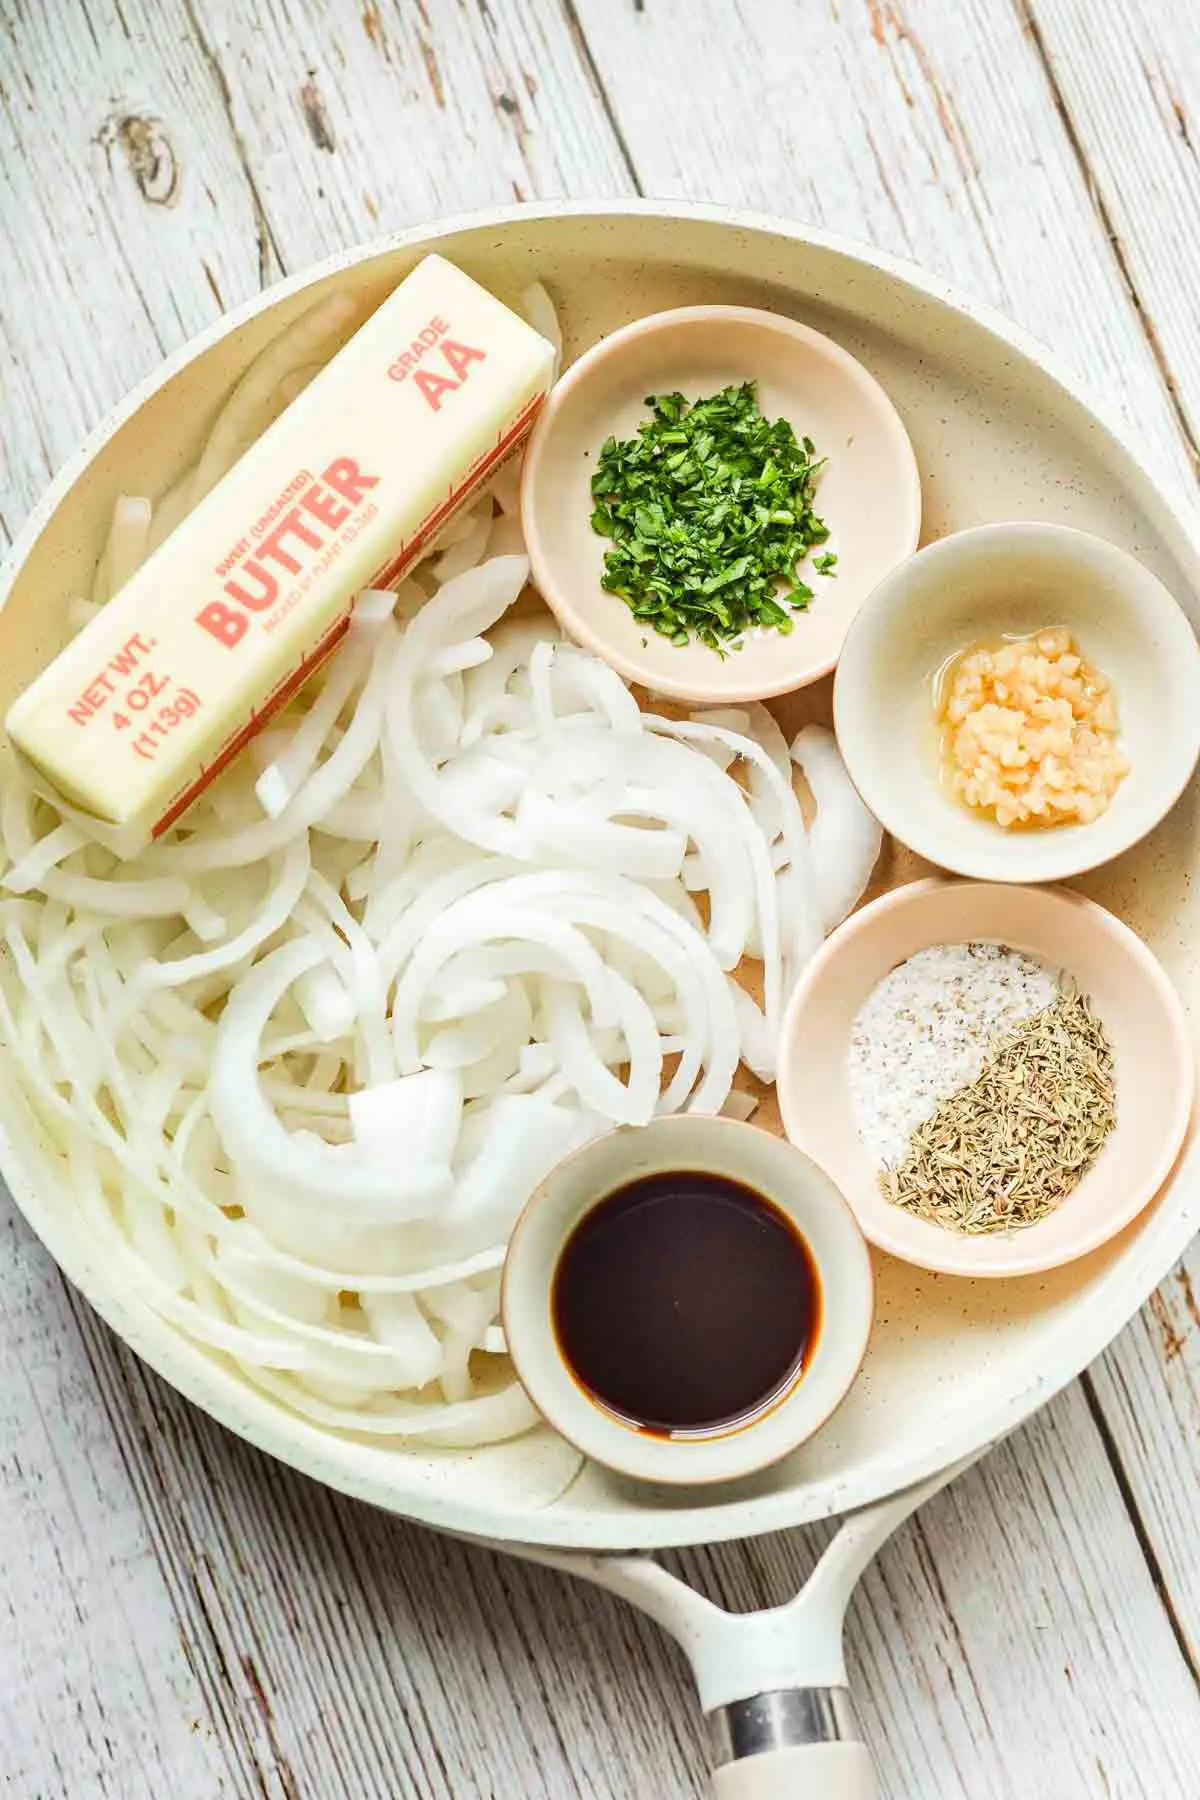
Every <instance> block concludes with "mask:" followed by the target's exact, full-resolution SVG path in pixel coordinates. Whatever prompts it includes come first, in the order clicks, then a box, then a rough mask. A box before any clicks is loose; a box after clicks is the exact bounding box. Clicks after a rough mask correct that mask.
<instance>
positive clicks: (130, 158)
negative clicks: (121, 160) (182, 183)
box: [100, 113, 180, 206]
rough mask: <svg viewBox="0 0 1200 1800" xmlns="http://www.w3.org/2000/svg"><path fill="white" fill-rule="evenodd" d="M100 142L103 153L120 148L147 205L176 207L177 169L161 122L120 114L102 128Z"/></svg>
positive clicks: (169, 141) (170, 145)
mask: <svg viewBox="0 0 1200 1800" xmlns="http://www.w3.org/2000/svg"><path fill="white" fill-rule="evenodd" d="M100 141H101V143H102V144H103V145H104V147H105V149H106V150H108V149H109V148H110V147H111V145H113V144H118V145H119V146H120V148H121V150H122V151H123V152H124V155H125V160H126V162H127V163H128V164H129V172H130V174H131V175H132V176H133V179H134V181H135V182H136V183H137V188H138V192H139V193H140V194H141V196H142V199H143V200H145V201H146V202H147V203H148V204H149V205H150V206H173V205H174V204H175V201H176V199H177V198H178V194H179V180H180V167H179V161H178V158H177V157H176V155H175V147H174V145H173V144H172V143H171V140H170V138H169V137H168V135H167V128H166V126H165V125H164V124H163V122H162V120H161V119H155V118H151V117H149V116H147V115H146V114H143V113H122V114H121V115H120V116H119V117H118V118H115V119H110V120H109V122H108V124H107V125H105V127H104V129H103V130H102V131H101V133H100Z"/></svg>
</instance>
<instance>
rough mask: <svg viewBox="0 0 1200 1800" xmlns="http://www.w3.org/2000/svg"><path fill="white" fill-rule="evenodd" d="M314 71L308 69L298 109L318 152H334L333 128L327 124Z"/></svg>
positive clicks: (326, 116) (335, 145)
mask: <svg viewBox="0 0 1200 1800" xmlns="http://www.w3.org/2000/svg"><path fill="white" fill-rule="evenodd" d="M315 73H316V71H315V70H313V69H310V70H309V72H308V80H307V81H306V82H305V83H304V86H303V87H302V88H301V89H300V107H301V110H302V112H303V114H304V123H305V124H306V125H307V126H308V135H309V137H310V138H311V139H312V141H313V143H314V144H315V145H316V146H317V149H318V150H336V149H337V142H336V140H335V138H334V135H333V127H332V125H330V123H329V114H328V113H327V112H326V111H325V102H324V100H322V98H321V91H320V89H319V88H318V86H317V84H316V82H315V81H314V80H313V76H314V74H315Z"/></svg>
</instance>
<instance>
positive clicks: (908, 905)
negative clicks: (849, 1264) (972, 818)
mask: <svg viewBox="0 0 1200 1800" xmlns="http://www.w3.org/2000/svg"><path fill="white" fill-rule="evenodd" d="M966 943H988V944H1005V945H1007V946H1008V947H1009V948H1011V949H1014V950H1021V951H1024V952H1025V953H1026V955H1028V956H1030V957H1032V958H1034V959H1035V960H1036V961H1038V962H1040V963H1043V964H1044V965H1045V966H1046V968H1047V969H1048V970H1049V971H1050V972H1051V973H1052V974H1055V975H1057V974H1059V973H1060V972H1061V973H1063V974H1065V975H1066V976H1068V977H1069V978H1070V979H1071V980H1073V981H1074V982H1075V983H1076V984H1077V985H1078V987H1079V988H1080V990H1081V991H1082V992H1083V993H1084V994H1086V995H1087V996H1088V998H1089V999H1090V1000H1091V1001H1092V1003H1093V1005H1094V1007H1095V1009H1096V1012H1097V1014H1098V1016H1099V1018H1100V1020H1101V1022H1102V1024H1103V1025H1104V1028H1105V1030H1106V1031H1107V1033H1108V1036H1109V1039H1110V1041H1111V1043H1112V1046H1113V1051H1114V1055H1115V1064H1116V1068H1115V1077H1114V1079H1115V1084H1116V1099H1117V1124H1116V1127H1115V1129H1114V1130H1113V1132H1112V1134H1111V1136H1110V1137H1109V1139H1108V1141H1107V1143H1106V1144H1105V1146H1104V1148H1103V1150H1102V1151H1101V1153H1100V1155H1099V1156H1098V1157H1097V1159H1096V1161H1095V1163H1094V1164H1093V1165H1092V1167H1091V1169H1090V1170H1089V1171H1088V1172H1087V1174H1086V1175H1085V1176H1084V1177H1083V1179H1082V1181H1080V1183H1079V1185H1078V1187H1076V1188H1075V1190H1074V1192H1073V1193H1071V1194H1070V1195H1068V1197H1067V1198H1066V1199H1065V1200H1063V1201H1062V1203H1061V1204H1060V1205H1059V1206H1058V1207H1057V1208H1056V1210H1055V1211H1054V1212H1052V1213H1050V1214H1049V1215H1048V1216H1047V1217H1046V1218H1044V1219H1040V1220H1039V1221H1038V1223H1037V1224H1036V1225H1030V1226H1027V1227H1025V1228H1024V1229H1022V1230H1020V1231H1011V1232H1002V1233H996V1234H995V1235H991V1234H989V1235H985V1236H969V1235H964V1234H962V1233H960V1232H955V1231H948V1230H946V1229H944V1228H943V1227H942V1226H941V1225H935V1224H931V1223H930V1222H929V1221H927V1220H925V1219H921V1218H918V1217H917V1216H916V1215H915V1214H913V1213H910V1212H907V1211H905V1210H903V1209H902V1208H901V1207H898V1206H894V1205H892V1203H891V1202H890V1201H888V1200H887V1199H886V1198H885V1197H884V1195H883V1192H882V1190H881V1189H880V1185H879V1179H878V1164H877V1160H876V1158H875V1157H874V1155H873V1154H872V1153H871V1151H870V1150H869V1148H868V1146H867V1143H866V1142H865V1140H864V1138H863V1136H862V1134H861V1131H860V1129H859V1121H858V1120H857V1118H856V1116H855V1112H854V1105H853V1101H852V1099H851V1094H850V1083H849V1048H850V1038H851V1031H852V1027H853V1024H854V1020H855V1018H856V1017H857V1015H858V1013H859V1011H860V1009H861V1008H862V1006H863V1005H864V1003H865V1001H866V1000H867V998H868V996H869V995H870V993H871V991H872V989H873V988H874V987H875V986H876V984H877V983H878V982H880V981H882V980H883V978H884V976H885V975H887V974H888V973H889V971H890V970H892V969H894V968H896V966H897V965H898V964H900V963H902V962H905V961H907V959H908V958H909V957H910V956H915V955H916V954H917V952H918V951H920V950H926V949H928V948H929V947H930V946H931V945H933V944H966ZM896 1079H897V1080H900V1079H901V1075H900V1073H899V1072H898V1073H897V1076H896ZM1195 1087H1196V1069H1195V1059H1194V1056H1193V1051H1192V1043H1191V1038H1190V1035H1189V1032H1188V1026H1187V1018H1186V1016H1185V1014H1184V1010H1183V1004H1182V1002H1181V1001H1180V999H1179V996H1178V995H1177V994H1176V992H1175V990H1174V988H1173V987H1172V986H1171V983H1170V982H1169V981H1168V980H1167V977H1166V975H1165V974H1164V973H1163V970H1162V968H1161V966H1160V965H1159V963H1158V962H1157V961H1156V960H1155V958H1154V957H1153V956H1152V955H1151V953H1150V951H1149V950H1148V949H1147V948H1146V946H1145V944H1143V943H1142V940H1141V939H1140V938H1139V937H1138V936H1137V934H1136V933H1135V932H1132V931H1130V929H1129V927H1128V926H1127V925H1123V924H1122V923H1121V921H1120V919H1118V918H1116V917H1114V915H1113V914H1112V913H1110V912H1107V911H1106V910H1105V909H1104V907H1102V906H1096V905H1094V904H1093V902H1092V901H1090V900H1085V899H1084V898H1083V896H1082V895H1080V894H1072V893H1068V892H1067V891H1066V890H1065V889H1061V888H1058V889H1055V888H1021V887H1010V886H1006V885H1002V884H996V883H984V882H974V881H972V882H966V881H964V882H956V881H917V882H912V883H910V885H909V886H907V887H902V888H896V889H895V890H894V891H893V892H892V893H890V894H885V895H884V897H883V898H882V899H881V900H876V901H875V902H874V903H873V904H872V905H870V906H866V907H864V908H863V909H862V911H861V912H858V913H855V914H854V916H853V917H852V918H850V919H849V920H847V922H846V923H845V924H844V925H842V926H839V928H838V929H837V930H836V931H835V932H834V933H833V934H832V936H831V937H830V938H828V940H827V941H826V943H825V944H824V946H823V948H822V949H821V950H820V951H819V952H818V954H817V956H816V957H815V958H814V959H813V961H812V962H811V963H810V964H809V966H808V968H807V969H806V970H805V972H804V974H803V976H802V977H801V979H800V982H799V984H798V986H797V988H796V991H795V993H794V994H793V996H792V1000H791V1004H790V1006H789V1007H788V1011H787V1017H786V1019H785V1021H784V1027H783V1039H782V1043H781V1045H780V1056H779V1079H778V1088H779V1107H780V1111H781V1113H782V1115H783V1122H784V1126H785V1127H786V1130H787V1134H788V1136H789V1137H790V1138H791V1140H792V1142H793V1143H794V1144H796V1145H798V1146H799V1148H800V1149H802V1150H806V1151H807V1152H808V1154H809V1155H810V1156H811V1157H813V1158H814V1159H815V1160H816V1161H817V1162H819V1163H820V1164H821V1166H822V1168H824V1169H827V1170H828V1171H829V1173H830V1174H831V1175H832V1176H833V1179H834V1180H835V1181H836V1182H837V1184H838V1186H839V1187H840V1188H841V1190H842V1192H843V1193H844V1194H845V1196H846V1198H847V1200H848V1201H849V1202H850V1205H851V1206H852V1207H853V1209H854V1212H855V1213H856V1215H857V1217H858V1222H859V1224H860V1225H861V1226H862V1228H863V1230H864V1231H865V1233H866V1234H867V1237H868V1238H869V1239H870V1240H871V1242H872V1243H873V1244H875V1245H876V1246H877V1247H878V1248H879V1249H880V1250H887V1251H889V1252H890V1253H891V1255H893V1256H899V1257H902V1258H903V1259H904V1261H905V1262H911V1263H919V1264H920V1265H921V1267H922V1268H926V1269H939V1270H941V1271H942V1272H943V1273H944V1274H947V1275H976V1276H980V1275H982V1276H995V1275H1035V1274H1039V1273H1041V1272H1042V1271H1043V1270H1046V1269H1053V1268H1056V1267H1059V1266H1061V1265H1062V1264H1064V1263H1069V1262H1073V1261H1074V1260H1075V1259H1076V1258H1077V1257H1080V1256H1086V1255H1087V1254H1088V1252H1089V1251H1091V1250H1095V1249H1098V1248H1099V1246H1100V1245H1101V1244H1105V1243H1107V1242H1108V1241H1109V1239H1110V1238H1113V1237H1115V1236H1116V1235H1117V1233H1118V1232H1119V1231H1122V1230H1124V1228H1125V1227H1126V1226H1127V1225H1128V1224H1130V1223H1131V1221H1132V1220H1134V1219H1136V1218H1137V1216H1138V1214H1139V1213H1140V1212H1141V1211H1142V1209H1143V1207H1145V1206H1147V1205H1149V1203H1150V1201H1151V1200H1152V1199H1153V1198H1154V1196H1155V1194H1156V1193H1157V1192H1158V1190H1159V1188H1160V1187H1161V1186H1162V1184H1163V1182H1164V1181H1165V1180H1166V1178H1167V1176H1168V1175H1169V1173H1170V1171H1171V1168H1172V1165H1173V1164H1174V1162H1175V1159H1176V1157H1177V1156H1178V1155H1179V1151H1180V1148H1181V1146H1182V1144H1183V1141H1184V1138H1185V1136H1186V1134H1187V1129H1188V1120H1189V1118H1190V1117H1191V1111H1192V1099H1193V1096H1194V1093H1195Z"/></svg>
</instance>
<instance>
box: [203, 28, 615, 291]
mask: <svg viewBox="0 0 1200 1800" xmlns="http://www.w3.org/2000/svg"><path fill="white" fill-rule="evenodd" d="M194 18H195V20H196V24H197V29H198V30H200V31H201V32H203V34H204V37H205V40H206V42H207V45H208V48H209V51H210V53H211V54H212V56H213V57H214V58H215V59H216V60H217V61H218V62H219V64H220V66H221V68H222V70H223V71H224V73H225V76H226V78H227V80H228V83H229V94H230V110H231V113H232V116H233V118H234V121H235V123H236V126H237V129H238V132H239V135H240V138H241V141H242V143H243V145H244V146H245V151H246V155H247V158H248V159H249V161H250V163H251V165H252V166H253V169H254V174H255V182H256V186H257V189H258V192H259V194H260V195H261V197H262V202H263V206H264V209H265V210H266V212H267V214H268V216H269V218H270V220H271V230H272V236H273V239H274V241H275V242H276V244H277V245H278V246H279V248H280V250H281V252H282V255H283V256H284V258H285V260H286V261H287V262H288V263H289V265H290V266H292V267H300V266H302V265H303V264H304V263H306V262H311V261H313V260H315V259H316V258H318V257H321V256H327V255H328V254H329V253H330V251H331V250H333V249H335V248H337V247H339V246H342V245H348V244H353V243H355V242H357V241H359V240H361V239H363V238H369V237H373V236H375V235H376V234H377V233H380V232H383V231H389V230H397V229H399V228H401V227H402V226H408V225H411V224H413V223H414V222H415V221H417V220H420V219H424V218H432V217H436V216H437V215H439V214H445V213H450V212H458V211H463V210H465V209H467V208H471V207H478V206H486V205H496V204H498V203H507V202H511V201H513V200H514V199H515V200H526V199H531V198H534V197H539V198H540V197H546V196H551V195H558V194H589V195H602V194H622V193H629V192H631V191H632V185H633V184H632V181H631V178H630V174H629V171H628V169H627V167H626V165H625V162H624V160H623V158H622V155H621V152H620V150H619V147H618V146H617V144H616V142H615V140H614V138H613V134H612V131H611V129H610V127H609V125H608V122H607V120H606V118H605V116H604V111H603V107H602V105H601V102H600V98H599V96H598V94H597V92H596V90H595V87H594V85H593V84H592V83H591V81H590V80H589V77H588V74H587V70H586V68H585V66H584V65H583V64H582V63H581V61H580V58H579V55H578V52H577V48H576V45H575V42H574V40H573V38H572V36H571V34H570V32H569V30H568V29H567V25H566V22H565V20H564V16H563V11H562V8H561V7H560V5H559V3H558V0H523V4H520V5H515V4H512V3H511V0H509V3H508V4H504V5H499V4H495V3H494V0H493V3H491V4H484V3H482V0H470V4H466V3H464V4H461V5H460V4H458V0H441V3H439V4H421V3H420V0H416V3H415V4H414V3H413V0H367V3H366V4H365V5H360V4H359V3H358V0H334V3H333V4H329V3H328V0H259V3H258V4H257V5H253V6H237V7H235V6H230V5H227V4H225V0H195V5H194ZM322 51H323V54H322Z"/></svg>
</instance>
